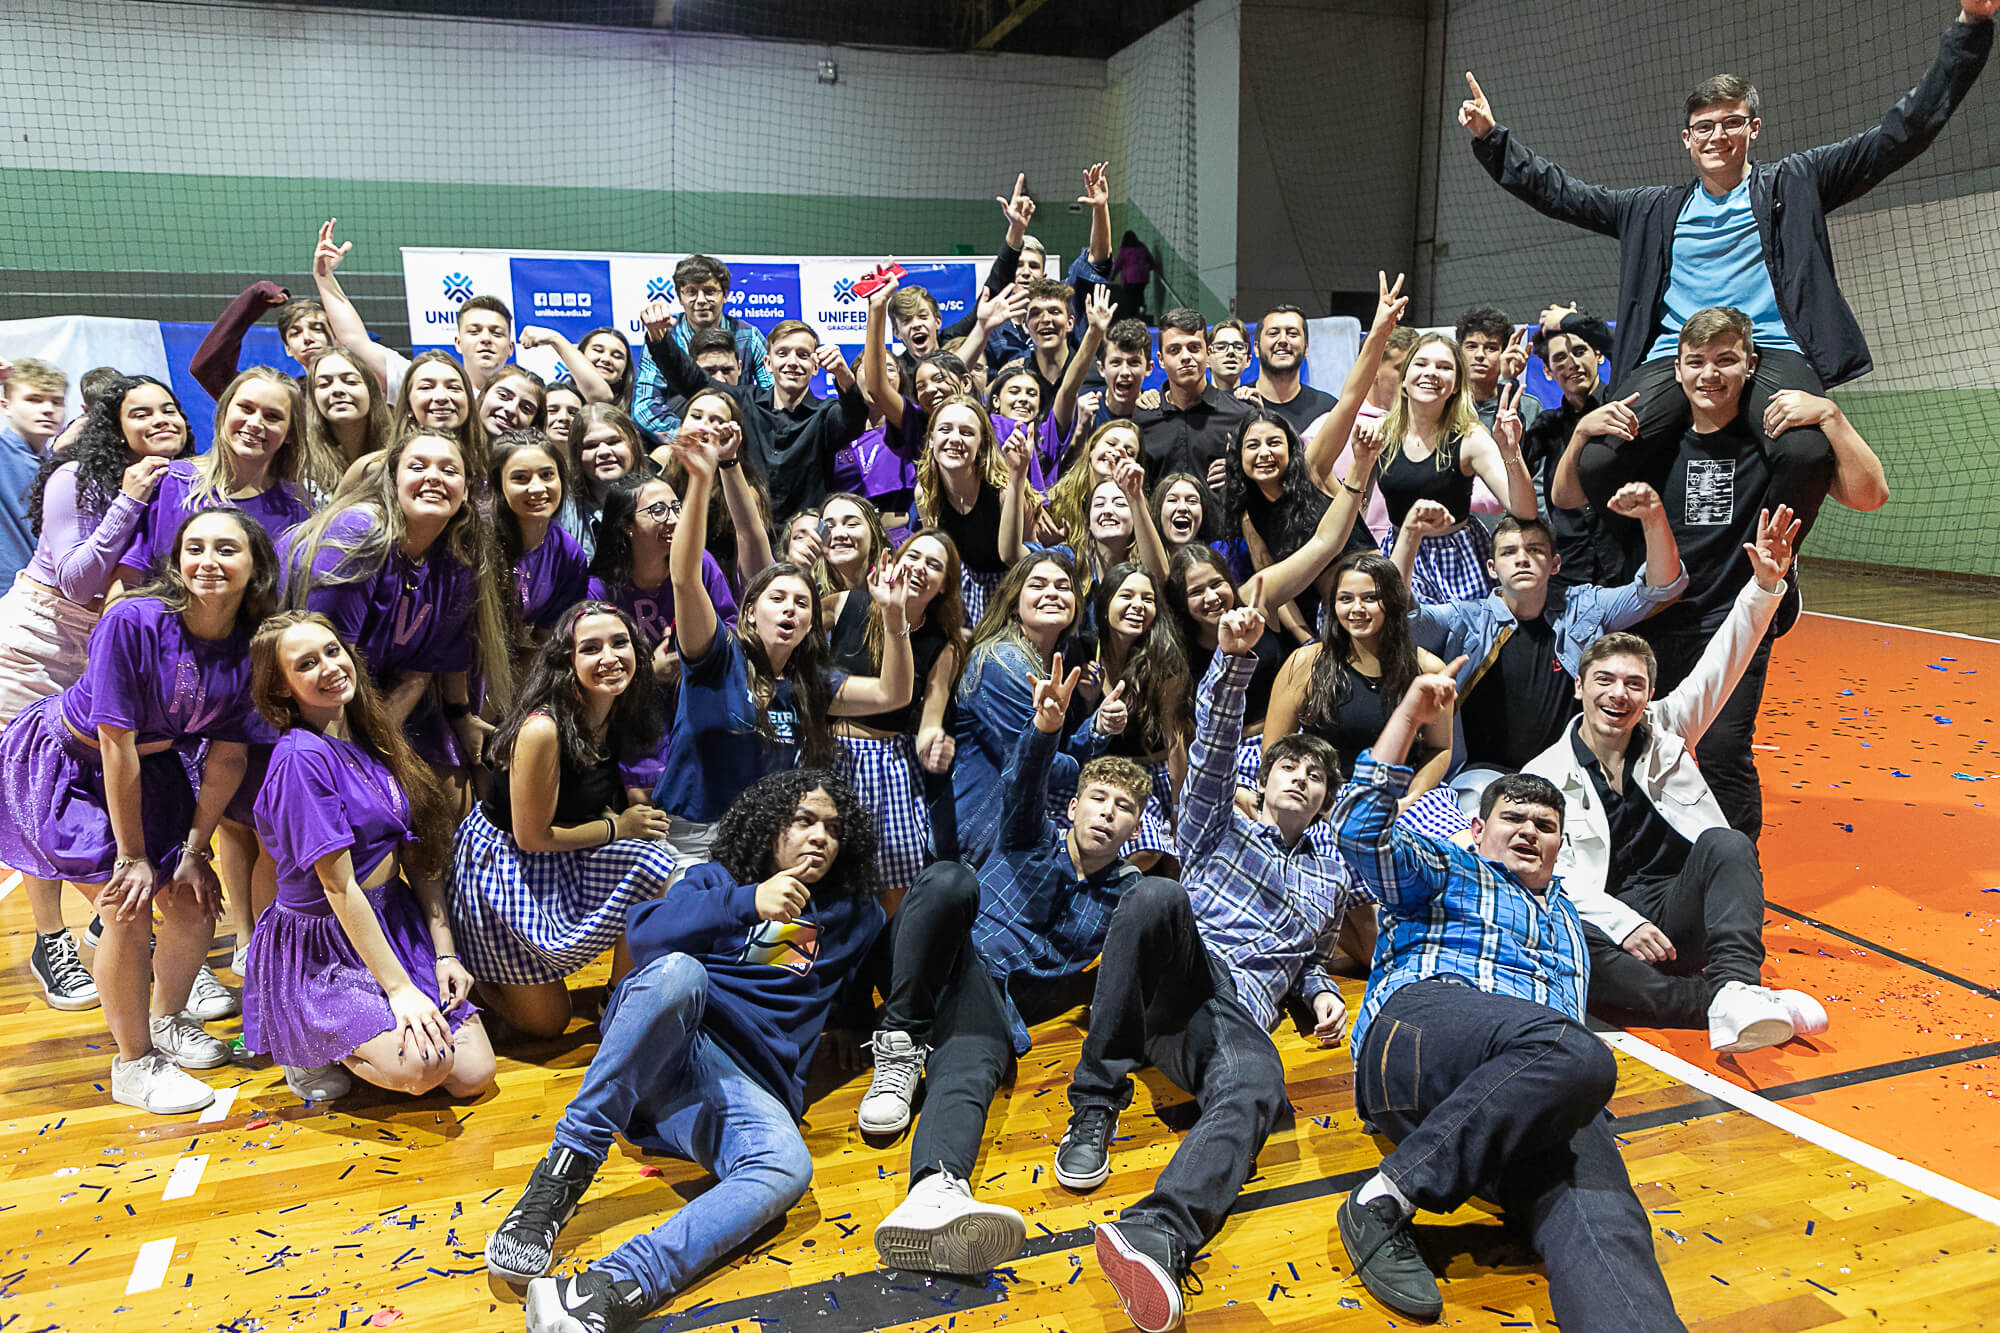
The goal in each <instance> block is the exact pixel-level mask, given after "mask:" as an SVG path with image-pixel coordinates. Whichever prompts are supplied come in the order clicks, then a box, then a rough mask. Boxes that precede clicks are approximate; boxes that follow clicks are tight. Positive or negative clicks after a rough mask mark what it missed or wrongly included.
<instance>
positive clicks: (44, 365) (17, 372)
mask: <svg viewBox="0 0 2000 1333" xmlns="http://www.w3.org/2000/svg"><path fill="white" fill-rule="evenodd" d="M68 392H69V376H67V375H65V374H63V373H62V371H60V370H58V369H57V368H56V367H54V366H52V365H50V364H49V363H48V362H46V361H37V360H35V359H34V358H32V357H22V358H21V359H20V360H19V361H16V362H14V363H13V364H12V365H11V366H10V365H8V364H7V363H6V362H4V361H0V585H4V586H6V587H9V588H11V587H13V586H14V576H15V575H16V574H19V573H20V572H21V571H22V570H23V569H26V568H27V567H28V561H29V560H30V559H31V558H32V557H33V556H34V554H35V530H34V527H33V525H32V524H31V523H30V522H29V521H28V493H29V488H30V487H31V486H33V485H34V481H35V474H36V473H38V472H40V471H41V470H42V460H43V459H45V458H47V457H48V455H49V453H50V452H51V450H50V442H51V441H53V440H54V439H55V437H56V432H57V431H59V430H61V429H62V417H63V398H64V396H65V395H66V394H67V393H68Z"/></svg>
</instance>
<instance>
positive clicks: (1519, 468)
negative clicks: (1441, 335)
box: [1463, 384, 1539, 518]
mask: <svg viewBox="0 0 2000 1333" xmlns="http://www.w3.org/2000/svg"><path fill="white" fill-rule="evenodd" d="M1525 392H1527V387H1526V386H1525V385H1522V384H1516V385H1515V386H1514V387H1513V388H1512V389H1503V390H1501V393H1500V406H1499V410H1498V411H1497V412H1496V413H1495V414H1494V417H1493V430H1492V432H1491V433H1488V432H1487V431H1486V430H1485V429H1484V428H1480V429H1477V430H1473V431H1470V432H1468V433H1467V435H1466V437H1465V446H1464V454H1463V458H1464V461H1465V463H1466V465H1467V467H1468V468H1469V470H1470V471H1471V472H1472V473H1473V475H1475V476H1477V477H1478V478H1479V479H1480V480H1481V481H1483V482H1485V483H1486V489H1487V490H1489V491H1492V492H1493V493H1494V494H1495V495H1498V496H1503V497H1505V499H1506V502H1507V512H1508V513H1510V514H1512V515H1513V516H1514V517H1515V518H1533V517H1535V515H1536V513H1537V512H1538V511H1539V504H1538V502H1537V500H1536V499H1535V479H1534V477H1533V476H1531V475H1529V472H1528V460H1527V459H1525V458H1523V457H1522V456H1521V395H1522V394H1523V393H1525Z"/></svg>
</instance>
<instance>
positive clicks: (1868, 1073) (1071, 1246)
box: [640, 909, 2000, 1333]
mask: <svg viewBox="0 0 2000 1333" xmlns="http://www.w3.org/2000/svg"><path fill="white" fill-rule="evenodd" d="M1780 910H1782V909H1780ZM1787 915H1792V914H1791V913H1787ZM1801 919H1804V918H1801ZM1813 924H1815V925H1817V924H1818V923H1817V922H1814V923H1813ZM1867 947H1869V948H1874V947H1876V946H1874V945H1868V946H1867ZM1885 952H1886V951H1885ZM1946 979H1948V980H1953V981H1959V982H1960V984H1963V985H1967V986H1970V983H1968V982H1963V981H1962V980H1961V979H1959V978H1955V977H1949V976H1947V978H1946ZM1972 988H1973V989H1980V988H1978V987H1972ZM1995 1056H2000V1041H1994V1042H1987V1043H1985V1044H1983V1045H1979V1046H1967V1047H1963V1048H1961V1049H1959V1050H1956V1051H1942V1052H1939V1053H1938V1054H1936V1055H1923V1056H1915V1057H1912V1058H1910V1059H1907V1060H1895V1061H1891V1062H1889V1063H1887V1064H1880V1065H1870V1066H1867V1067H1866V1068H1862V1069H1852V1070H1848V1071H1846V1072H1844V1073H1839V1074H1826V1075H1822V1076H1821V1077H1819V1078H1810V1079H1802V1080H1800V1081H1798V1082H1794V1083H1782V1084H1778V1085H1775V1086H1773V1087H1769V1088H1762V1089H1752V1091H1754V1092H1755V1093H1756V1095H1758V1096H1760V1097H1762V1098H1764V1099H1765V1100H1766V1101H1773V1102H1778V1101H1786V1100H1788V1099H1791V1098H1795V1097H1807V1096H1812V1095H1814V1094H1816V1093H1822V1092H1830V1091H1834V1090H1837V1089H1840V1088H1847V1087H1853V1086H1855V1085H1857V1084H1861V1083H1874V1082H1879V1081H1880V1080H1882V1079H1889V1078H1897V1077H1900V1076H1902V1075H1905V1074H1918V1073H1923V1072H1926V1071H1928V1070H1932V1069H1943V1068H1948V1067H1949V1066H1952V1065H1959V1064H1966V1063H1969V1062H1971V1061H1974V1060H1985V1059H1990V1058H1993V1057H1995ZM1738 1110H1741V1108H1740V1107H1736V1106H1733V1105H1731V1104H1730V1103H1728V1102H1725V1101H1723V1100H1722V1099H1721V1098H1719V1097H1701V1098H1697V1099H1696V1100H1694V1101H1691V1102H1684V1103H1682V1104H1680V1105H1678V1106H1663V1107H1660V1108H1658V1109H1656V1110H1652V1111H1641V1112H1637V1113H1635V1114H1632V1115H1622V1116H1614V1117H1613V1118H1612V1123H1611V1128H1612V1132H1613V1133H1615V1134H1617V1135H1619V1136H1620V1137H1621V1138H1623V1137H1625V1136H1627V1135H1631V1134H1640V1133H1644V1132H1645V1131H1647V1130H1649V1129H1662V1128H1665V1127H1666V1126H1668V1125H1681V1124H1691V1123H1693V1122H1694V1121H1696V1120H1705V1119H1707V1118H1708V1117H1710V1116H1716V1115H1726V1114H1728V1113H1729V1112H1731V1111H1738ZM1744 1114H1748V1112H1744ZM1374 1174H1375V1168H1374V1167H1373V1166H1368V1167H1363V1168H1361V1169H1360V1170H1357V1171H1346V1172H1342V1173H1341V1174H1339V1175H1335V1176H1324V1177H1321V1178H1320V1179H1318V1180H1300V1181H1294V1182H1293V1183H1291V1184H1289V1185H1274V1186H1272V1187H1270V1188H1268V1189H1261V1190H1252V1191H1249V1192H1246V1193H1245V1194H1244V1195H1243V1196H1242V1197H1241V1198H1239V1199H1238V1200H1237V1201H1236V1207H1235V1208H1233V1209H1232V1210H1231V1215H1232V1216H1234V1215H1235V1214H1237V1213H1253V1212H1261V1211H1263V1210H1264V1209H1266V1208H1282V1207H1285V1206H1287V1205H1290V1204H1298V1203H1307V1202H1310V1201H1312V1200H1314V1199H1324V1198H1327V1197H1329V1196H1332V1195H1339V1194H1345V1193H1346V1192H1347V1191H1348V1190H1351V1189H1353V1188H1354V1187H1355V1186H1356V1185H1359V1184H1360V1183H1361V1182H1362V1181H1364V1180H1366V1179H1368V1177H1370V1176H1372V1175H1374ZM852 1239H855V1240H857V1241H860V1240H861V1239H862V1237H861V1233H860V1232H858V1231H857V1232H856V1233H855V1236H854V1237H853V1238H852ZM863 1243H864V1244H865V1243H867V1242H863ZM1092 1243H1093V1241H1092V1231H1091V1228H1089V1227H1087V1226H1086V1227H1073V1228H1071V1229H1070V1230H1068V1231H1050V1232H1043V1233H1041V1234H1039V1235H1031V1236H1029V1237H1028V1243H1027V1244H1026V1245H1025V1246H1024V1247H1022V1250H1021V1253H1020V1255H1019V1256H1018V1257H1017V1258H1016V1259H1015V1260H1014V1261H1013V1262H1014V1263H1019V1262H1020V1261H1021V1260H1022V1259H1035V1258H1040V1257H1041V1256H1042V1255H1045V1254H1054V1253H1056V1252H1057V1251H1060V1250H1080V1249H1085V1248H1087V1247H1089V1246H1090V1245H1091V1244H1092ZM1076 1258H1078V1259H1081V1256H1076ZM1078 1273H1081V1274H1083V1276H1082V1277H1078V1276H1076V1274H1078ZM1012 1276H1013V1275H1012V1267H1011V1265H1004V1266H1002V1267H1001V1268H1000V1269H999V1270H998V1271H997V1272H996V1273H995V1275H993V1276H991V1277H987V1278H983V1279H982V1278H969V1277H955V1276H950V1275H947V1274H942V1273H907V1272H901V1271H897V1270H889V1271H884V1270H880V1269H870V1270H868V1271H865V1272H861V1273H855V1274H852V1275H849V1276H846V1277H841V1278H830V1279H826V1280H823V1281H820V1282H814V1283H809V1284H807V1285H806V1286H803V1287H791V1288H786V1289H782V1290H778V1291H770V1292H765V1293H763V1294H761V1295H757V1296H744V1297H740V1298H738V1299H736V1300H733V1301H726V1302H724V1303H722V1304H720V1305H716V1304H706V1303H704V1304H701V1305H697V1306H695V1307H693V1308H690V1309H685V1310H681V1311H678V1312H675V1313H671V1314H667V1315H664V1316H661V1317H659V1318H656V1319H654V1320H651V1321H648V1322H646V1323H643V1324H641V1325H640V1329H641V1330H642V1333H681V1330H685V1329H698V1328H715V1327H718V1326H720V1325H727V1324H746V1325H750V1326H751V1328H753V1329H755V1330H758V1331H759V1333H763V1331H764V1330H773V1329H777V1330H782V1329H794V1328H806V1327H810V1328H812V1329H813V1330H815V1333H869V1330H873V1329H883V1328H894V1327H897V1326H898V1325H902V1324H912V1323H919V1322H922V1321H925V1320H931V1321H934V1322H935V1323H936V1324H937V1325H939V1326H940V1327H942V1326H943V1325H944V1324H945V1323H946V1322H947V1321H948V1320H950V1318H951V1317H952V1315H954V1314H958V1313H961V1312H963V1311H966V1310H976V1309H979V1308H980V1307H982V1306H988V1305H999V1304H1001V1303H1003V1302H1005V1301H1006V1300H1007V1285H1008V1283H1009V1282H1010V1281H1011V1280H1012ZM1071 1280H1073V1281H1078V1282H1081V1281H1085V1280H1090V1281H1097V1280H1099V1279H1098V1277H1097V1275H1096V1273H1095V1272H1094V1271H1092V1270H1091V1269H1090V1268H1089V1265H1088V1261H1084V1266H1083V1267H1081V1268H1077V1269H1073V1270H1072V1278H1071Z"/></svg>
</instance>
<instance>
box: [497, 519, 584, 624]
mask: <svg viewBox="0 0 2000 1333" xmlns="http://www.w3.org/2000/svg"><path fill="white" fill-rule="evenodd" d="M589 584H590V560H589V557H587V556H585V555H584V553H583V547H581V546H579V545H578V544H577V540H576V538H574V537H572V536H570V535H569V533H567V532H565V531H563V529H562V528H560V527H558V526H557V525H556V524H554V523H551V524H549V533H548V536H546V537H544V538H542V544H541V545H540V546H537V547H536V548H535V549H534V550H532V551H524V552H522V554H521V561H520V563H519V564H517V565H515V566H514V593H515V595H516V596H517V597H519V598H520V599H521V619H522V620H523V621H524V622H525V623H527V624H528V625H530V626H532V627H533V628H535V629H540V630H552V629H554V628H555V626H556V621H557V620H559V619H561V617H562V613H563V612H565V611H567V610H569V609H570V608H571V607H572V606H575V605H576V604H577V603H578V602H580V601H582V600H583V599H584V597H585V595H586V592H585V590H586V589H587V588H588V586H589Z"/></svg>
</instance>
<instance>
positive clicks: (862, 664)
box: [830, 588, 945, 732]
mask: <svg viewBox="0 0 2000 1333" xmlns="http://www.w3.org/2000/svg"><path fill="white" fill-rule="evenodd" d="M869 601H870V599H869V596H868V590H867V589H866V588H856V589H854V590H853V591H851V592H849V593H848V594H847V600H846V601H844V602H842V603H841V606H840V618H839V619H838V620H836V621H834V623H833V633H832V635H831V636H830V637H831V647H832V651H833V665H834V666H836V667H838V668H840V669H841V670H842V671H845V672H846V673H847V674H848V675H850V676H874V675H879V674H880V673H881V670H882V667H881V664H880V663H879V662H877V661H875V660H874V659H873V658H871V657H870V656H869V654H868V606H869ZM944 649H945V638H944V631H943V630H941V629H938V628H937V627H936V626H934V625H924V626H922V627H921V628H918V629H915V630H912V631H911V632H910V657H911V658H912V659H913V661H914V666H915V670H916V675H915V677H914V678H913V682H912V685H911V688H910V702H909V703H908V704H906V705H904V706H903V707H901V708H892V709H890V710H889V711H888V712H886V713H876V714H873V715H872V716H869V717H850V718H847V719H846V720H847V721H849V722H858V723H860V724H861V725H862V726H864V727H873V728H875V729H876V730H877V731H907V732H915V731H916V729H917V728H918V727H919V726H920V725H922V723H923V719H924V686H925V685H927V684H928V683H929V682H930V678H931V671H932V669H933V668H935V667H936V666H937V660H938V657H939V656H940V655H941V654H943V652H944Z"/></svg>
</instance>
